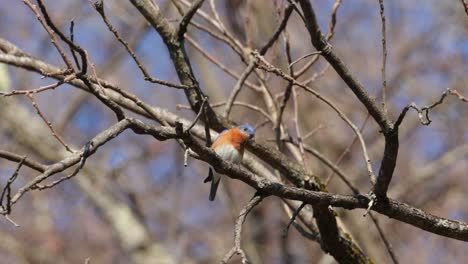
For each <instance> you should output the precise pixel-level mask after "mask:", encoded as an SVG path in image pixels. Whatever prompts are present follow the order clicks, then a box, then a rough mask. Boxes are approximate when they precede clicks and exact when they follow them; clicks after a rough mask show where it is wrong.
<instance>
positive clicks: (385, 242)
mask: <svg viewBox="0 0 468 264" xmlns="http://www.w3.org/2000/svg"><path fill="white" fill-rule="evenodd" d="M369 216H370V218H371V219H372V222H374V225H375V227H376V228H377V231H378V232H379V235H380V238H381V239H382V241H383V242H384V244H385V247H386V248H387V251H388V254H389V255H390V257H391V258H392V261H393V263H394V264H398V259H397V257H396V255H395V252H393V247H392V244H390V242H389V241H388V239H387V237H386V236H385V234H384V232H383V230H382V227H381V226H380V224H379V221H378V220H377V218H376V217H375V216H374V215H373V214H372V213H371V212H369Z"/></svg>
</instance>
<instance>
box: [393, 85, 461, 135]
mask: <svg viewBox="0 0 468 264" xmlns="http://www.w3.org/2000/svg"><path fill="white" fill-rule="evenodd" d="M450 91H451V90H450V89H447V90H445V91H444V92H443V93H442V96H441V97H440V98H439V100H437V101H436V102H434V103H433V104H431V105H428V106H424V107H422V108H419V107H418V106H417V105H416V103H415V102H412V103H410V104H409V105H407V106H405V108H403V110H402V111H401V113H400V115H399V116H398V118H397V121H396V122H395V127H396V128H398V127H399V126H400V125H401V123H402V122H403V119H404V118H405V116H406V113H407V112H408V110H409V109H410V108H412V109H414V110H416V112H418V118H419V121H420V122H421V124H422V125H424V126H428V125H430V124H431V123H432V120H431V119H430V117H429V110H431V109H432V108H434V107H436V106H438V105H440V104H442V103H443V102H444V99H445V97H447V94H448V93H449V92H450ZM450 94H455V93H454V92H453V90H452V92H450ZM456 95H457V94H456ZM458 95H459V94H458Z"/></svg>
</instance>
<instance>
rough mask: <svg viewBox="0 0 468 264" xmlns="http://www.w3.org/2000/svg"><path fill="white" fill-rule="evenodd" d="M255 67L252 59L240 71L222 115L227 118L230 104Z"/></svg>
mask: <svg viewBox="0 0 468 264" xmlns="http://www.w3.org/2000/svg"><path fill="white" fill-rule="evenodd" d="M254 68H255V61H254V60H252V61H250V62H249V65H248V66H247V68H245V70H244V71H243V72H242V75H241V76H240V78H239V80H238V81H237V83H236V85H235V86H234V88H233V89H232V92H231V95H230V96H229V98H228V100H227V103H226V109H225V110H224V117H225V118H227V119H229V114H230V113H231V109H232V105H233V104H234V101H235V100H236V98H237V95H238V94H239V92H240V90H241V88H242V85H243V84H244V82H245V80H247V78H248V77H249V75H250V73H252V71H253V70H254Z"/></svg>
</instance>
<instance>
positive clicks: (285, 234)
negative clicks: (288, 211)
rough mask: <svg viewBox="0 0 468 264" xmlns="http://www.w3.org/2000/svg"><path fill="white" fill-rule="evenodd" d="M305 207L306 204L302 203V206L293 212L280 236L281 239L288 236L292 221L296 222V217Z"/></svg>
mask: <svg viewBox="0 0 468 264" xmlns="http://www.w3.org/2000/svg"><path fill="white" fill-rule="evenodd" d="M306 205H307V204H306V203H302V204H301V205H300V206H299V207H298V208H297V209H296V211H294V213H293V215H292V216H291V219H289V222H288V224H287V225H286V227H285V228H284V229H283V234H282V236H283V237H286V236H288V231H289V227H290V226H291V224H292V223H294V221H295V220H296V217H297V215H298V214H299V213H300V212H301V210H302V208H304V206H306Z"/></svg>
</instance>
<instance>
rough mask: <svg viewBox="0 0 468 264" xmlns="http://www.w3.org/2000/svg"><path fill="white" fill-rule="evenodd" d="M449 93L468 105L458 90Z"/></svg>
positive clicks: (450, 90) (466, 99)
mask: <svg viewBox="0 0 468 264" xmlns="http://www.w3.org/2000/svg"><path fill="white" fill-rule="evenodd" d="M467 5H468V4H467ZM448 91H449V94H451V95H456V96H457V97H458V99H460V100H462V101H463V102H465V103H468V98H467V97H464V96H463V95H461V94H460V93H459V92H458V91H457V90H454V89H449V90H448Z"/></svg>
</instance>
